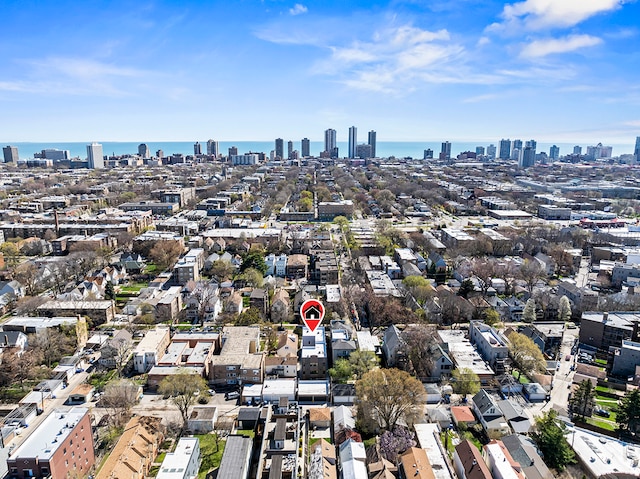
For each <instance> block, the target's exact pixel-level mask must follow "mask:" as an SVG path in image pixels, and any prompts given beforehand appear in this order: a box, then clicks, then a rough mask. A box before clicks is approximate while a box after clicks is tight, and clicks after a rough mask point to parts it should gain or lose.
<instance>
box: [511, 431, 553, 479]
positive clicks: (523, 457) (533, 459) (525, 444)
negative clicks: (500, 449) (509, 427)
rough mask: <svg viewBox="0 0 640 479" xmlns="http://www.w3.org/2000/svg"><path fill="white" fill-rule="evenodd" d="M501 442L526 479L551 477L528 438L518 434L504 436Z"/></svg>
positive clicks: (546, 478) (549, 478)
mask: <svg viewBox="0 0 640 479" xmlns="http://www.w3.org/2000/svg"><path fill="white" fill-rule="evenodd" d="M502 442H503V443H504V445H505V447H506V448H507V450H508V451H509V454H511V457H513V459H514V460H515V461H517V462H518V463H519V464H520V466H521V467H522V472H523V473H524V474H525V476H526V477H527V479H551V478H552V477H553V474H552V473H551V471H550V470H549V468H548V467H547V466H546V464H545V463H544V461H543V460H542V457H540V454H538V451H537V449H536V447H535V444H534V443H533V442H532V441H531V440H530V439H529V438H527V437H525V436H522V435H520V434H511V435H510V436H504V437H503V438H502Z"/></svg>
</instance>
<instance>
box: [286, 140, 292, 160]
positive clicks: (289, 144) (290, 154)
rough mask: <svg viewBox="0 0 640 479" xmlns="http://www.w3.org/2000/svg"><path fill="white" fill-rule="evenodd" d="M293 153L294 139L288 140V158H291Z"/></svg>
mask: <svg viewBox="0 0 640 479" xmlns="http://www.w3.org/2000/svg"><path fill="white" fill-rule="evenodd" d="M292 155H293V141H291V140H289V141H288V142H287V158H289V159H291V158H292Z"/></svg>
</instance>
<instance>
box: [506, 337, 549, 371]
mask: <svg viewBox="0 0 640 479" xmlns="http://www.w3.org/2000/svg"><path fill="white" fill-rule="evenodd" d="M509 353H511V357H512V358H513V361H514V362H515V363H516V364H517V365H518V368H519V369H520V372H523V373H525V375H529V374H531V373H532V372H539V373H543V372H545V370H546V369H547V362H546V361H545V359H544V355H543V354H542V351H540V348H539V347H538V346H537V345H536V343H534V342H533V340H532V339H531V338H529V337H527V336H525V335H524V334H520V333H515V332H513V333H511V334H510V335H509Z"/></svg>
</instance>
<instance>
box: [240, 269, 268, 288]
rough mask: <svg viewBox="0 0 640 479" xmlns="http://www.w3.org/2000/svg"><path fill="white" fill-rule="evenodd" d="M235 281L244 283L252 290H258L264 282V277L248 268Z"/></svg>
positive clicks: (255, 270)
mask: <svg viewBox="0 0 640 479" xmlns="http://www.w3.org/2000/svg"><path fill="white" fill-rule="evenodd" d="M236 279H239V280H241V281H244V282H245V283H247V285H249V286H251V287H252V288H260V287H261V286H262V283H263V282H264V275H263V274H262V273H261V272H260V271H258V270H257V269H254V268H248V269H246V270H244V271H243V272H242V273H240V274H239V275H238V276H237V278H236Z"/></svg>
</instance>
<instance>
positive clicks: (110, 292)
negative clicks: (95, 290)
mask: <svg viewBox="0 0 640 479" xmlns="http://www.w3.org/2000/svg"><path fill="white" fill-rule="evenodd" d="M104 298H105V299H111V300H114V299H116V291H115V289H114V288H113V283H112V282H111V281H107V284H106V285H105V287H104Z"/></svg>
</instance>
